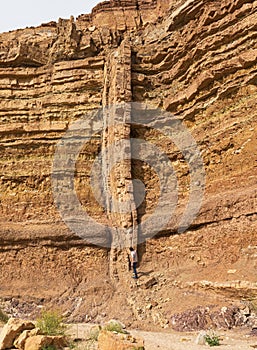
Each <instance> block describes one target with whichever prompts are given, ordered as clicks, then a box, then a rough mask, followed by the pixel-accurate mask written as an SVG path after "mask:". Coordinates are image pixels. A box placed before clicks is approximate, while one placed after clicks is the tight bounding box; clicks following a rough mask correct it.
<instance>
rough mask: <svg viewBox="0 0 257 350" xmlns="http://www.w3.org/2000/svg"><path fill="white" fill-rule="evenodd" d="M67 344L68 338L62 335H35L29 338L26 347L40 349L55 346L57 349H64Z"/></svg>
mask: <svg viewBox="0 0 257 350" xmlns="http://www.w3.org/2000/svg"><path fill="white" fill-rule="evenodd" d="M67 345H68V343H67V340H66V339H65V338H64V337H63V336H61V335H60V336H57V335H56V336H53V335H51V336H50V335H33V336H31V337H29V338H27V340H26V342H25V347H24V349H25V350H40V349H42V348H43V347H47V346H53V347H54V348H55V349H63V348H64V347H65V346H67Z"/></svg>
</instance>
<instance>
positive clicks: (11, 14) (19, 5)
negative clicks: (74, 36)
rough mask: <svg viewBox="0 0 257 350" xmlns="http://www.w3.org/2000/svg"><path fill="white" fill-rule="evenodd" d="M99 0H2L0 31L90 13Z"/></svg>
mask: <svg viewBox="0 0 257 350" xmlns="http://www.w3.org/2000/svg"><path fill="white" fill-rule="evenodd" d="M99 2H101V0H2V3H1V8H0V33H2V32H8V31H9V30H13V29H18V28H25V27H30V26H38V25H39V24H41V23H44V22H49V21H57V20H58V18H59V17H61V18H70V16H71V15H73V16H74V17H77V16H78V15H80V14H82V13H90V12H91V9H92V8H93V7H94V6H95V5H96V4H98V3H99Z"/></svg>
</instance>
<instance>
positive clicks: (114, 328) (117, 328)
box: [104, 322, 127, 334]
mask: <svg viewBox="0 0 257 350" xmlns="http://www.w3.org/2000/svg"><path fill="white" fill-rule="evenodd" d="M104 329H105V330H106V331H109V332H116V333H124V334H125V333H127V332H126V331H125V330H124V329H123V327H122V325H121V324H119V323H118V322H109V323H108V324H107V325H106V326H105V327H104Z"/></svg>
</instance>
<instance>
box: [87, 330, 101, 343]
mask: <svg viewBox="0 0 257 350" xmlns="http://www.w3.org/2000/svg"><path fill="white" fill-rule="evenodd" d="M100 330H101V327H100V326H99V327H98V326H95V327H93V328H92V329H90V331H89V333H88V336H87V339H88V340H91V341H98V337H99V333H100Z"/></svg>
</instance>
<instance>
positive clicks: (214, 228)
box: [0, 0, 257, 325]
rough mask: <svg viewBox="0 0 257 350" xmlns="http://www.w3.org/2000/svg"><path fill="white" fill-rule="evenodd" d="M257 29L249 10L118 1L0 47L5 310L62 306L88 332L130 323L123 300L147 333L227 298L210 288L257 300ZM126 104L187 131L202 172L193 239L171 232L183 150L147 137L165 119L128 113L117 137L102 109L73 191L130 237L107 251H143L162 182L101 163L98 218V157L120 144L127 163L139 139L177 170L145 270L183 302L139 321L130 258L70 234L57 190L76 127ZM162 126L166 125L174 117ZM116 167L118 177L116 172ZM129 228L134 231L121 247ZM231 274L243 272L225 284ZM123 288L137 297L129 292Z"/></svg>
mask: <svg viewBox="0 0 257 350" xmlns="http://www.w3.org/2000/svg"><path fill="white" fill-rule="evenodd" d="M256 23H257V1H254V0H251V1H250V0H226V1H225V2H224V1H223V2H222V3H220V2H216V1H207V0H197V1H190V0H188V1H182V0H181V1H175V0H174V1H172V0H170V1H169V2H168V1H165V4H164V2H163V1H140V0H138V1H136V0H135V1H132V0H131V1H125V2H123V1H116V0H115V1H114V0H113V1H110V2H103V3H101V4H99V5H98V6H96V7H95V9H94V10H93V11H92V14H90V15H81V16H79V17H78V18H77V19H76V20H74V19H73V18H71V19H70V20H61V19H60V20H59V22H58V23H55V22H51V23H47V24H44V25H42V26H40V27H37V28H26V29H23V30H18V31H14V32H9V33H3V34H1V35H0V47H1V50H0V88H1V95H0V99H1V110H0V134H1V139H0V148H1V155H2V157H1V163H0V166H1V178H0V188H1V197H0V213H1V227H0V235H1V240H2V243H1V256H0V259H1V269H2V271H3V273H2V277H1V286H2V288H1V294H0V295H1V296H2V297H10V298H12V297H17V298H18V299H19V297H20V296H21V297H22V298H21V299H23V300H33V298H34V300H35V301H36V302H41V303H43V302H48V301H50V300H55V299H54V298H57V299H56V300H61V302H60V306H62V305H63V303H65V304H64V305H65V307H66V308H69V309H70V310H71V311H70V314H69V316H70V319H72V317H73V318H76V319H80V320H92V319H95V318H96V316H97V315H98V316H99V315H100V314H101V315H104V313H106V312H107V313H109V314H110V315H109V316H115V315H116V314H117V317H119V316H120V314H119V313H120V312H121V310H116V308H115V304H116V302H117V301H121V302H122V304H123V306H124V308H123V312H124V314H126V315H129V314H130V313H131V312H132V313H133V314H134V317H135V318H137V319H139V320H141V321H144V322H146V320H150V321H149V322H151V320H156V321H154V322H156V324H164V325H165V324H167V323H165V322H166V321H165V320H167V319H168V318H169V316H170V314H171V310H174V311H183V309H185V308H186V307H189V305H190V304H195V303H198V302H202V303H205V304H206V303H208V302H210V303H213V300H215V301H216V302H217V303H219V302H221V300H223V299H222V298H221V299H219V298H220V297H215V298H211V292H210V293H209V290H211V291H215V292H217V293H218V294H217V295H220V293H221V294H222V295H224V294H225V295H226V296H229V298H237V297H240V298H243V297H244V292H245V295H247V296H248V297H249V296H251V297H252V296H254V295H255V290H256V288H255V286H254V285H252V284H251V283H253V282H255V274H254V272H253V271H254V268H255V267H256V265H255V264H256V260H255V259H256V257H255V255H256V254H255V253H254V252H255V248H256V246H257V244H256V239H257V237H256V232H257V227H256V217H257V213H256V207H257V203H256V191H257V187H256V186H257V185H256V169H257V163H256V159H257V151H256V150H257V144H256V143H257V142H256V136H255V134H256V128H257V117H256V95H257V87H256V83H257V73H256V67H257V43H256V37H257V28H256ZM127 102H143V103H144V104H145V105H147V108H146V109H144V110H143V111H142V116H144V113H145V110H147V111H150V112H151V111H155V110H156V108H159V109H160V110H162V111H163V113H164V112H165V111H168V112H170V113H172V114H173V115H175V117H176V118H177V120H181V121H183V125H184V126H186V127H187V128H188V130H189V131H190V134H191V135H192V136H193V137H194V139H195V140H196V143H197V145H198V147H199V149H200V151H201V155H202V158H203V163H204V168H205V182H206V184H205V188H204V189H205V195H204V198H203V203H202V207H201V211H200V213H199V215H197V217H196V219H195V220H194V222H192V224H191V227H190V228H189V230H188V231H187V232H186V233H184V234H183V235H178V234H177V229H178V225H179V222H180V221H181V217H182V216H183V213H184V212H185V210H186V208H187V203H188V200H189V199H190V191H191V190H192V187H191V183H190V181H191V178H192V173H191V174H190V166H189V164H188V161H187V158H186V156H185V154H183V153H182V152H181V149H179V148H178V146H176V145H175V143H174V139H170V138H169V137H168V136H167V135H165V134H164V133H160V132H159V131H158V130H156V128H155V127H154V126H155V123H156V118H155V120H153V124H151V125H150V124H149V127H147V126H145V125H143V124H144V123H143V122H142V121H141V122H140V121H137V119H136V117H137V115H140V113H139V114H135V115H136V117H135V115H134V116H133V113H132V112H131V110H130V109H129V108H127V107H126V108H123V109H122V113H123V114H122V118H123V119H122V120H123V121H124V122H123V124H122V126H117V127H114V125H115V120H116V119H117V116H119V117H121V115H120V114H119V113H120V111H119V108H117V107H116V109H115V108H114V109H111V110H107V111H106V109H105V110H104V112H103V113H102V115H101V123H102V129H101V131H100V132H97V133H95V134H94V131H95V130H94V129H93V128H92V130H91V131H92V136H93V137H91V139H90V140H89V141H87V142H85V144H84V147H83V149H81V152H80V154H79V157H78V159H77V162H76V172H75V182H74V187H75V190H76V193H77V194H78V197H79V200H80V202H81V204H82V206H83V208H84V209H85V210H86V211H87V213H88V215H89V216H90V217H92V218H93V219H94V220H95V221H97V222H100V223H101V224H102V225H106V226H107V227H108V225H109V226H110V227H112V228H114V229H115V230H117V231H118V232H123V233H122V237H121V236H120V235H119V234H118V235H117V236H115V235H113V232H109V231H108V230H107V231H108V232H104V235H103V236H101V235H100V236H97V237H98V238H97V242H98V243H99V244H100V245H104V246H106V242H112V243H110V244H113V246H115V248H117V247H118V248H120V247H121V246H123V243H121V242H123V240H124V239H125V240H126V242H127V243H126V245H128V244H130V243H132V244H136V242H137V240H138V238H139V241H140V232H138V231H137V228H136V229H135V225H137V224H139V223H143V222H144V221H145V220H146V219H147V218H148V217H149V216H150V217H151V215H152V213H153V212H154V210H155V208H156V205H157V203H158V197H159V195H160V182H159V181H160V178H158V174H156V172H155V171H154V169H152V168H151V167H150V166H149V164H147V162H144V161H141V160H138V159H134V160H132V161H131V160H129V161H128V158H127V160H126V161H125V162H119V160H120V154H117V152H109V153H108V152H107V153H106V155H104V156H103V159H102V161H103V163H102V170H101V173H102V174H103V177H102V178H103V179H104V177H105V175H106V174H107V173H110V177H109V178H108V179H105V180H104V185H103V188H104V190H105V191H107V190H108V191H109V192H110V193H112V194H113V196H114V197H115V198H116V201H113V202H110V200H109V199H108V197H107V198H106V201H105V203H104V205H102V203H99V201H97V199H96V198H95V193H94V192H93V190H92V188H91V185H90V177H91V175H90V171H91V168H92V165H93V163H94V160H95V158H96V157H97V155H98V154H99V153H100V152H101V151H102V154H104V153H103V151H104V150H105V149H107V150H108V148H110V149H113V148H112V147H111V146H112V145H113V144H114V143H115V142H119V141H120V140H122V139H125V140H126V141H127V143H126V146H127V147H126V149H124V150H123V151H122V153H124V154H126V155H127V156H128V155H129V156H130V154H133V147H132V145H131V143H130V142H129V139H130V137H133V138H138V139H144V140H145V141H146V142H147V143H151V144H155V145H156V146H158V147H159V148H160V149H161V150H162V151H163V153H165V154H166V155H167V156H168V157H169V159H170V160H171V161H172V166H173V168H174V170H175V173H176V178H177V181H178V204H177V206H176V210H175V213H174V215H173V217H172V219H171V220H170V222H169V223H168V224H166V225H165V226H164V227H163V228H162V230H160V232H158V234H159V238H158V239H156V240H151V241H149V242H148V243H147V244H145V245H144V246H141V247H140V249H139V251H140V260H141V264H142V265H141V266H142V269H144V270H145V271H146V272H147V271H151V270H152V269H154V271H155V272H156V273H157V272H158V270H159V273H161V278H160V279H159V281H160V285H159V286H158V285H157V287H153V288H154V289H153V298H156V299H158V298H161V295H165V296H166V297H167V298H170V295H172V296H175V299H176V300H181V304H180V305H179V306H176V303H175V302H174V301H172V300H169V301H168V302H166V303H165V305H167V312H166V313H165V314H164V315H161V312H160V311H158V312H157V311H156V310H154V308H153V310H152V308H150V309H149V315H150V316H149V317H148V316H147V317H146V316H144V317H145V319H144V318H142V317H141V316H140V312H138V310H136V309H135V308H134V304H133V293H134V290H133V285H130V281H129V280H128V278H129V275H128V274H127V272H126V259H125V256H124V254H123V253H122V254H120V249H116V250H111V252H109V251H108V250H106V249H101V248H93V247H92V243H94V242H95V241H94V240H93V242H92V240H91V239H90V240H89V241H88V240H83V239H81V237H80V236H79V235H76V234H74V232H71V230H70V229H69V228H68V227H67V226H66V225H65V224H64V222H63V221H62V217H61V216H60V212H59V211H58V209H57V208H56V206H55V204H54V196H53V193H52V187H51V176H52V173H53V170H52V165H53V158H54V153H55V150H56V145H57V142H58V141H59V140H60V139H61V137H63V136H64V135H65V132H66V131H67V129H68V128H69V127H70V126H71V125H72V123H73V122H74V121H76V120H78V119H83V118H84V119H85V120H86V122H87V123H88V124H87V125H89V127H90V125H91V124H92V123H91V121H92V120H95V119H94V117H95V114H94V111H95V110H98V109H99V108H102V107H106V106H110V105H112V104H117V103H119V104H122V103H123V106H124V103H127ZM164 115H165V118H168V119H166V122H167V121H168V122H170V119H172V118H173V117H172V115H171V114H165V113H164ZM133 118H134V119H133ZM169 118H170V119H169ZM160 120H162V118H161V117H160ZM131 121H132V123H131ZM157 122H159V120H158V118H157ZM90 123H91V124H90ZM140 123H141V124H142V125H140ZM150 156H151V155H148V158H150ZM115 161H117V162H118V163H119V164H118V166H117V167H116V168H115V169H114V171H112V167H111V165H112V164H114V163H115ZM133 179H139V180H140V181H142V182H143V183H144V184H145V189H146V191H145V199H144V201H143V202H142V203H141V204H140V206H138V208H137V209H135V207H136V202H137V201H136V198H135V197H136V193H135V192H136V190H135V187H133V186H135V182H134V181H133ZM200 185H202V183H201V184H200ZM195 186H196V187H197V186H199V184H198V185H197V184H195ZM165 196H166V195H165ZM124 200H128V201H129V203H131V212H129V213H123V212H122V211H121V210H120V203H121V202H122V201H124ZM165 200H166V202H165V203H166V206H165V205H164V207H163V213H164V212H165V207H168V205H169V203H168V202H169V201H170V202H172V201H173V197H172V193H171V194H170V197H165ZM113 208H115V211H116V213H118V214H114V213H113ZM161 216H162V215H160V218H159V219H160V220H161ZM110 223H111V224H110ZM124 229H125V230H128V232H129V235H128V236H126V237H124ZM85 231H87V227H86V230H85ZM99 237H100V238H99ZM101 240H102V241H101ZM142 241H143V240H141V242H142ZM107 245H108V244H107ZM53 270H55V272H53ZM228 270H232V271H236V272H235V273H232V274H228V275H227V271H228ZM151 273H153V272H151ZM53 276H54V278H53ZM208 278H209V279H210V281H209V282H210V283H209V284H208V283H207V284H205V287H204V284H202V282H201V281H202V280H205V279H208ZM233 278H234V279H235V280H242V279H243V280H244V281H245V284H244V285H245V286H248V287H245V288H243V290H242V288H241V287H240V288H236V287H235V286H236V283H234V282H233ZM174 279H175V280H177V279H178V281H177V282H176V283H174ZM60 281H61V283H60V286H57V285H58V284H59V282H60ZM103 281H105V283H104V284H103ZM215 283H217V284H215ZM215 286H216V287H215ZM222 286H223V287H222ZM249 286H250V287H249ZM251 286H252V287H251ZM165 287H169V291H167V290H166V289H165ZM129 288H131V294H132V296H128V295H127V290H128V289H129ZM188 290H190V291H191V293H192V294H191V295H190V297H189V299H188V301H186V302H185V303H184V304H183V298H182V295H183V293H184V291H188ZM202 290H203V291H202ZM237 290H239V292H238V294H237ZM205 291H207V292H205ZM224 291H225V292H224ZM229 291H231V293H230V292H229ZM115 293H116V294H115ZM201 293H203V294H201ZM204 293H207V294H204ZM208 293H209V294H208ZM169 294H170V295H169ZM199 294H200V295H201V297H200V298H199ZM85 295H87V298H85ZM206 295H207V297H206ZM60 296H61V297H60ZM140 298H141V299H140V300H138V304H140V305H141V306H140V308H141V309H142V310H143V309H144V307H145V305H144V304H145V303H149V301H147V300H146V298H147V292H143V291H142V293H141V297H140ZM167 298H166V299H167ZM175 299H174V300H175ZM107 301H108V306H106V305H107ZM189 301H190V302H189ZM160 304H162V302H161V301H159V305H160ZM183 305H184V306H183ZM65 307H64V308H65ZM104 310H107V311H104ZM150 310H151V311H150ZM157 314H158V315H159V316H156V315H157ZM81 315H84V317H82V316H81ZM85 315H86V316H85ZM121 316H122V315H121ZM80 317H82V318H80ZM102 317H104V316H102ZM163 319H164V321H163ZM158 320H159V321H158Z"/></svg>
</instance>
